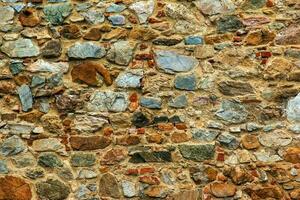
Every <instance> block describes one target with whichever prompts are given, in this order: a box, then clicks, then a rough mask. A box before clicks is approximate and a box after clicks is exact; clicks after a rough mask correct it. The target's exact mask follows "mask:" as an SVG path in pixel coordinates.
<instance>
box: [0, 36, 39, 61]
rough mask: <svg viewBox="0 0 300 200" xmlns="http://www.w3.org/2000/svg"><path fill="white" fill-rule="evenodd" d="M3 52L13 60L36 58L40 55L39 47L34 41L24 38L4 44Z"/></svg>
mask: <svg viewBox="0 0 300 200" xmlns="http://www.w3.org/2000/svg"><path fill="white" fill-rule="evenodd" d="M1 51H2V52H3V53H5V54H6V55H8V56H9V57H11V58H26V57H34V56H38V55H39V54H40V50H39V47H38V46H37V45H36V44H35V43H33V42H32V40H30V39H23V38H19V39H18V40H15V41H8V42H4V44H3V45H2V46H1Z"/></svg>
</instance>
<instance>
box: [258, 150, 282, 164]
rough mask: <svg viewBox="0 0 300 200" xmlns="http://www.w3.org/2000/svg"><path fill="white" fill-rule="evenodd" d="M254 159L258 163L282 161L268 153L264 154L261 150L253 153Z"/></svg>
mask: <svg viewBox="0 0 300 200" xmlns="http://www.w3.org/2000/svg"><path fill="white" fill-rule="evenodd" d="M253 154H254V155H255V157H256V159H257V160H258V161H261V162H270V163H271V162H272V163H274V162H277V161H280V160H282V158H280V157H279V156H278V155H276V154H275V155H271V153H270V152H266V151H265V150H261V151H256V152H254V153H253Z"/></svg>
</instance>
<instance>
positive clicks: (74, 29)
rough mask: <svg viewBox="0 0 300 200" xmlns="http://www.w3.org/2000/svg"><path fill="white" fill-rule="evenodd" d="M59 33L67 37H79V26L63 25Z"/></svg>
mask: <svg viewBox="0 0 300 200" xmlns="http://www.w3.org/2000/svg"><path fill="white" fill-rule="evenodd" d="M60 34H61V35H62V36H63V37H64V38H67V39H77V38H80V37H81V32H80V28H79V27H78V26H77V25H76V24H70V25H65V26H64V27H63V28H62V30H61V31H60Z"/></svg>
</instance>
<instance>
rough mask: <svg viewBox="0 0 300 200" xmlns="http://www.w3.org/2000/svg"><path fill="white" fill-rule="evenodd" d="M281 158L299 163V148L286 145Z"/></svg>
mask: <svg viewBox="0 0 300 200" xmlns="http://www.w3.org/2000/svg"><path fill="white" fill-rule="evenodd" d="M283 158H284V160H285V161H287V162H291V163H295V164H296V163H299V162H300V148H299V147H288V148H287V149H286V150H285V151H284V154H283Z"/></svg>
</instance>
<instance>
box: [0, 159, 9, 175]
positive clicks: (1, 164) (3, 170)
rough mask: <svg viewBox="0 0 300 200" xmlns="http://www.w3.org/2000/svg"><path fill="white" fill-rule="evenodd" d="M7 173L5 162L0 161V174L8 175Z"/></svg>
mask: <svg viewBox="0 0 300 200" xmlns="http://www.w3.org/2000/svg"><path fill="white" fill-rule="evenodd" d="M9 171H10V170H8V167H7V162H6V160H0V174H8V173H9Z"/></svg>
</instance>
